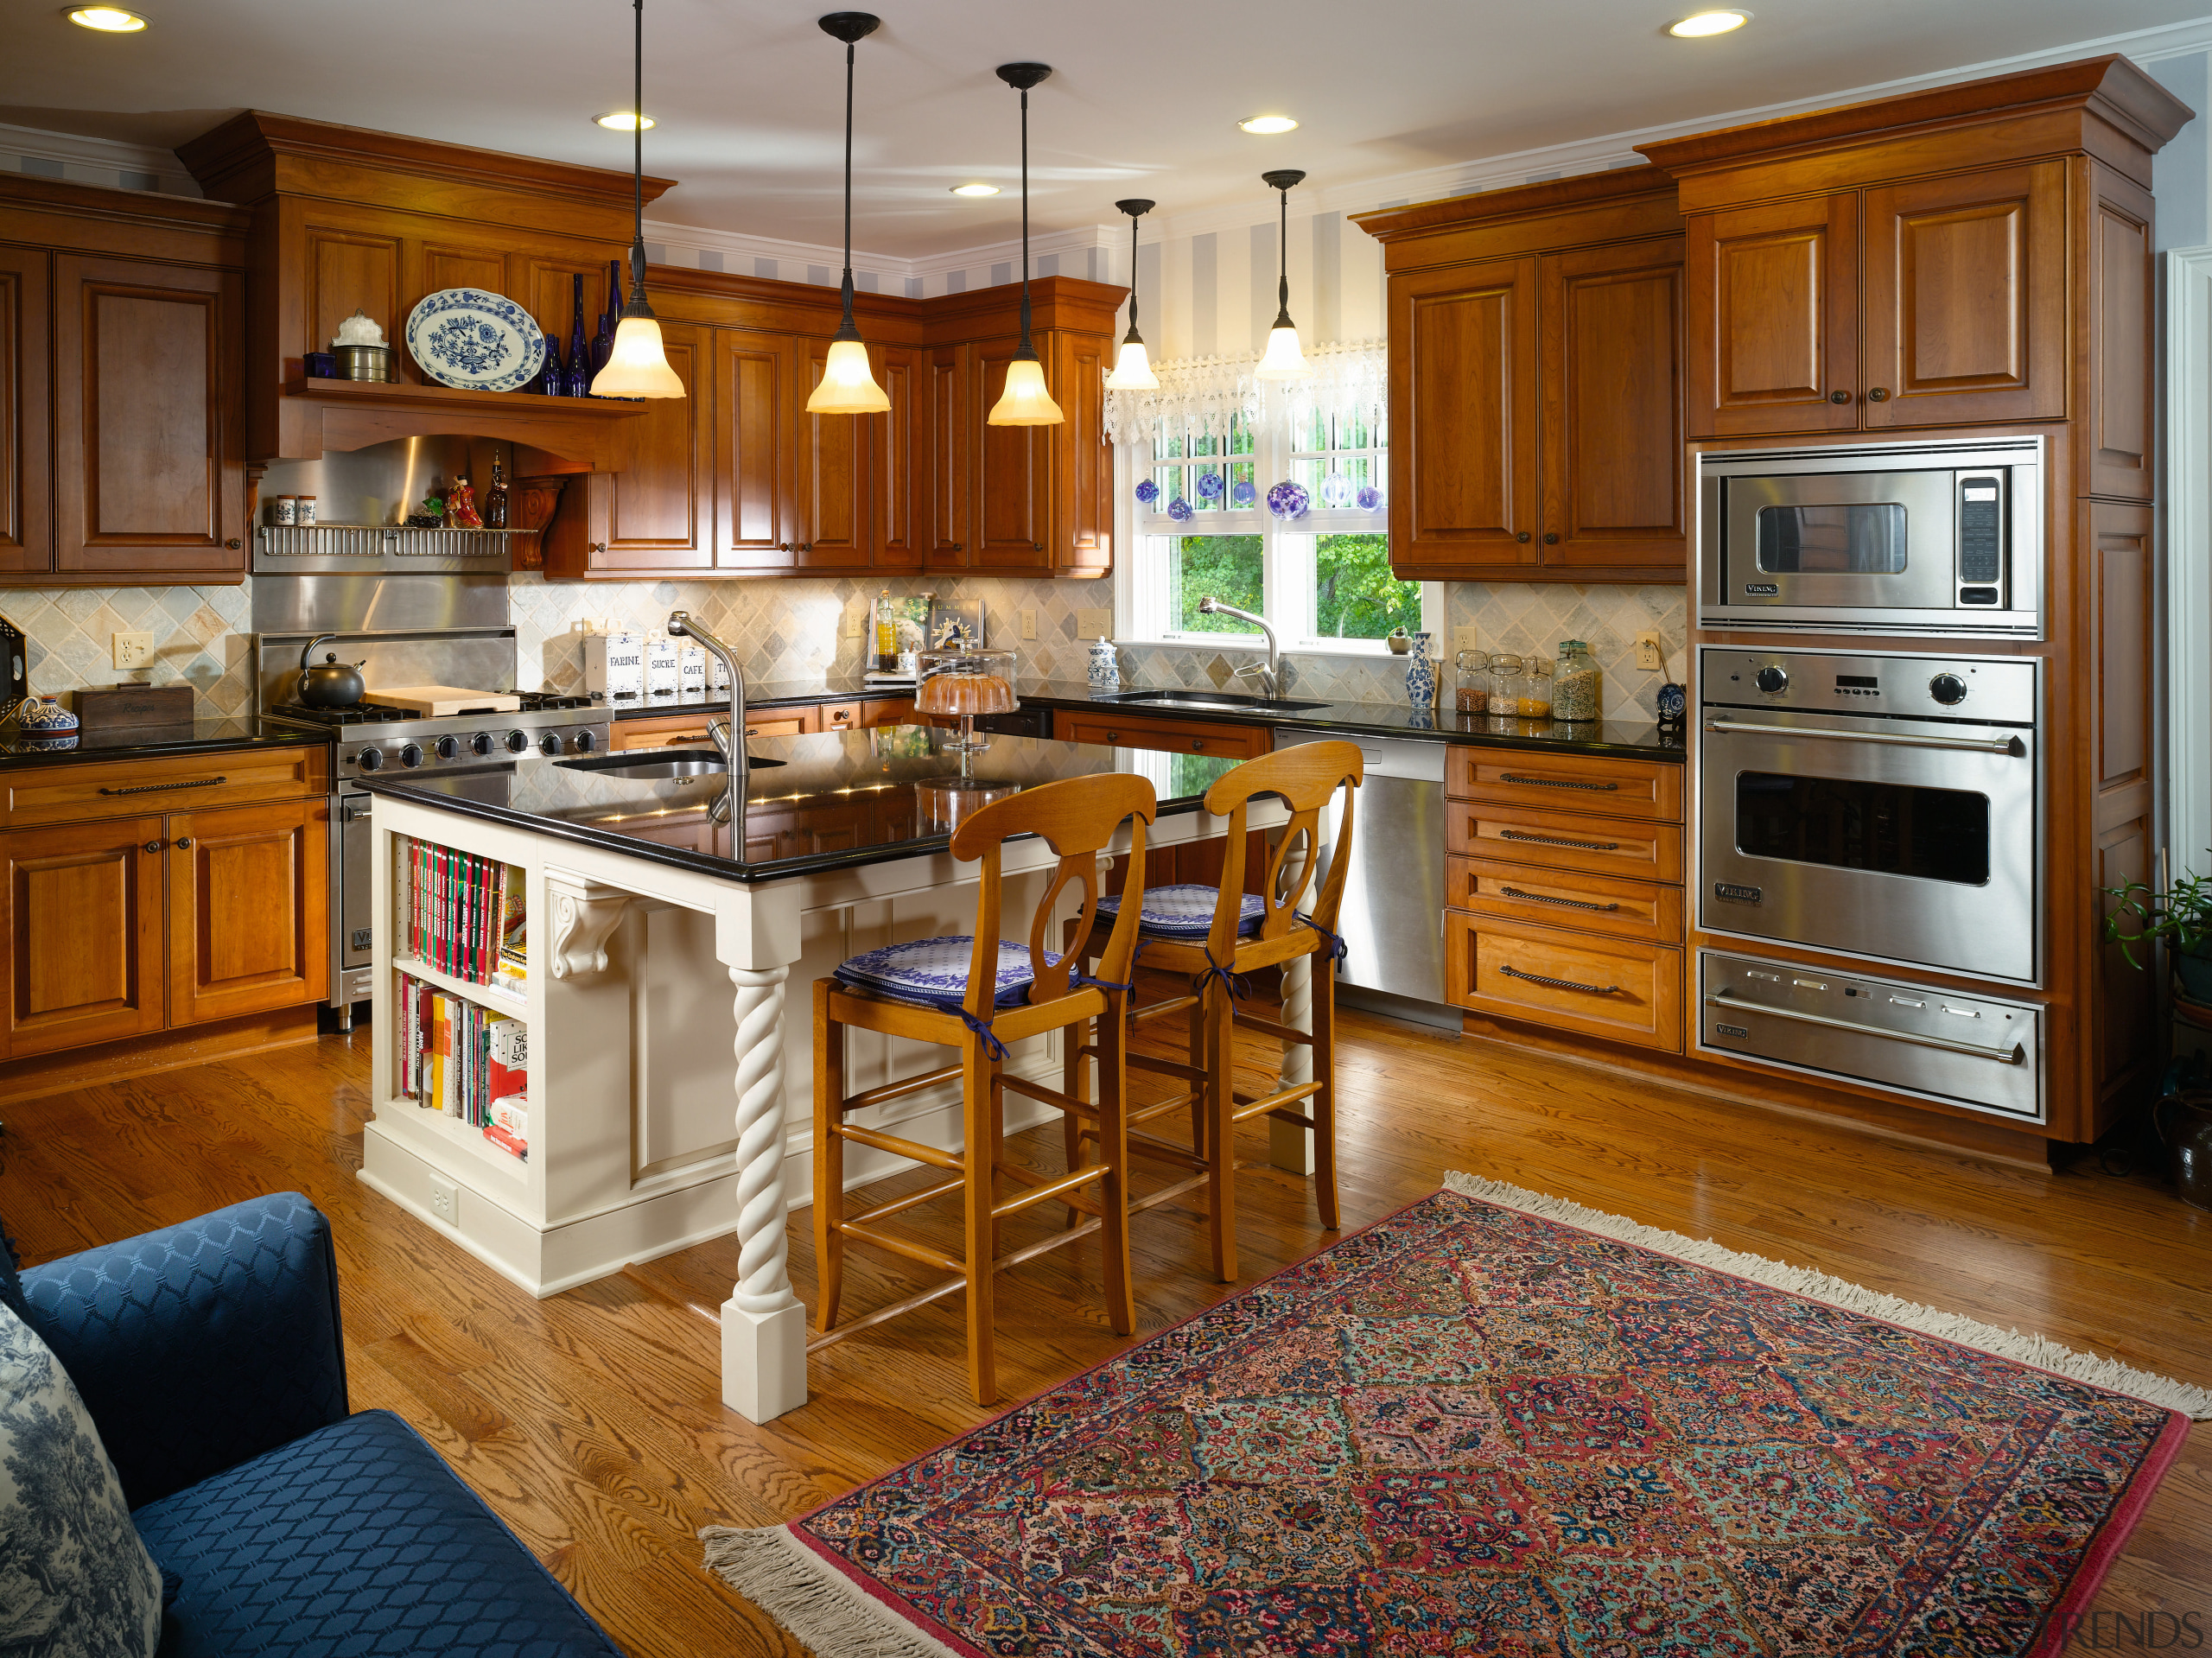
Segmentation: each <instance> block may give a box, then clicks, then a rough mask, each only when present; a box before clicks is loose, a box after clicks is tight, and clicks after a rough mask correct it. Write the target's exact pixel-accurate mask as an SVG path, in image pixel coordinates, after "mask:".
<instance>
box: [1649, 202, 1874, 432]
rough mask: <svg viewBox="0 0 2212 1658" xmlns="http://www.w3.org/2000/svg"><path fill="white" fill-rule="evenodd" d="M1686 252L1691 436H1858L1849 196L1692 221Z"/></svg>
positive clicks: (1854, 218) (1853, 227)
mask: <svg viewBox="0 0 2212 1658" xmlns="http://www.w3.org/2000/svg"><path fill="white" fill-rule="evenodd" d="M1687 239H1688V247H1687V251H1686V257H1687V264H1688V275H1689V292H1690V295H1691V296H1692V297H1691V300H1690V312H1689V330H1688V332H1689V388H1690V390H1689V409H1688V423H1689V432H1690V435H1691V436H1692V437H1734V436H1738V435H1749V434H1751V433H1756V432H1848V431H1856V430H1857V429H1859V391H1860V390H1861V388H1860V385H1859V194H1858V193H1857V192H1856V191H1847V192H1844V193H1843V194H1838V195H1832V196H1814V197H1811V198H1809V199H1808V200H1803V201H1783V202H1777V203H1775V204H1773V205H1771V206H1758V207H1738V208H1734V209H1732V210H1731V211H1729V212H1726V213H1700V214H1699V215H1697V216H1695V217H1694V218H1693V219H1690V221H1689V231H1688V238H1687Z"/></svg>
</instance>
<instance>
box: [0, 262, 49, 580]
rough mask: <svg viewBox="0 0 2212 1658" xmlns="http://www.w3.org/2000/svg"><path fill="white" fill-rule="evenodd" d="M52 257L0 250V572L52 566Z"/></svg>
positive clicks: (41, 570) (39, 570) (37, 571)
mask: <svg viewBox="0 0 2212 1658" xmlns="http://www.w3.org/2000/svg"><path fill="white" fill-rule="evenodd" d="M50 263H51V260H50V257H49V256H48V253H47V252H46V251H45V250H44V249H42V248H26V247H9V246H0V574H5V575H14V574H16V573H17V572H29V573H35V574H43V573H45V572H46V571H48V570H49V569H52V568H53V566H54V478H53V472H52V462H53V459H54V429H53V425H52V423H51V419H50V416H51V410H50V409H49V406H48V390H47V388H48V374H49V366H50V365H49V359H50V358H51V355H52V346H53V318H52V315H51V314H50V312H49V310H48V294H49V292H50V285H49V282H48V266H49V264H50Z"/></svg>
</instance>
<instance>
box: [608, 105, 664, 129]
mask: <svg viewBox="0 0 2212 1658" xmlns="http://www.w3.org/2000/svg"><path fill="white" fill-rule="evenodd" d="M592 119H593V121H594V122H595V123H597V124H599V125H601V126H602V127H605V128H606V129H607V130H608V131H609V132H635V131H636V130H638V129H639V126H640V125H642V126H643V127H644V128H645V130H646V131H647V132H651V131H652V130H653V128H654V127H655V126H656V125H658V123H657V122H655V121H654V119H653V118H652V116H650V115H648V116H645V117H644V118H642V119H641V118H639V117H638V116H635V115H632V114H631V113H630V111H627V110H610V111H607V113H606V114H605V115H594V116H593V117H592Z"/></svg>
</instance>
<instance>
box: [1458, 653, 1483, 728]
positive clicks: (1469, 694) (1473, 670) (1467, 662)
mask: <svg viewBox="0 0 2212 1658" xmlns="http://www.w3.org/2000/svg"><path fill="white" fill-rule="evenodd" d="M1452 666H1453V670H1454V677H1453V684H1454V686H1455V687H1456V689H1455V691H1454V693H1453V696H1452V706H1453V707H1454V708H1458V709H1459V712H1460V713H1462V714H1481V713H1484V712H1485V711H1486V710H1487V709H1488V708H1489V707H1490V653H1489V652H1488V651H1460V652H1459V655H1458V656H1457V657H1454V658H1453V660H1452Z"/></svg>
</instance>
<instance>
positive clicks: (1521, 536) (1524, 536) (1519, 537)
mask: <svg viewBox="0 0 2212 1658" xmlns="http://www.w3.org/2000/svg"><path fill="white" fill-rule="evenodd" d="M1513 539H1514V540H1516V541H1526V540H1528V539H1529V532H1528V531H1527V530H1522V532H1521V533H1520V534H1519V535H1517V536H1516V537H1513Z"/></svg>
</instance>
